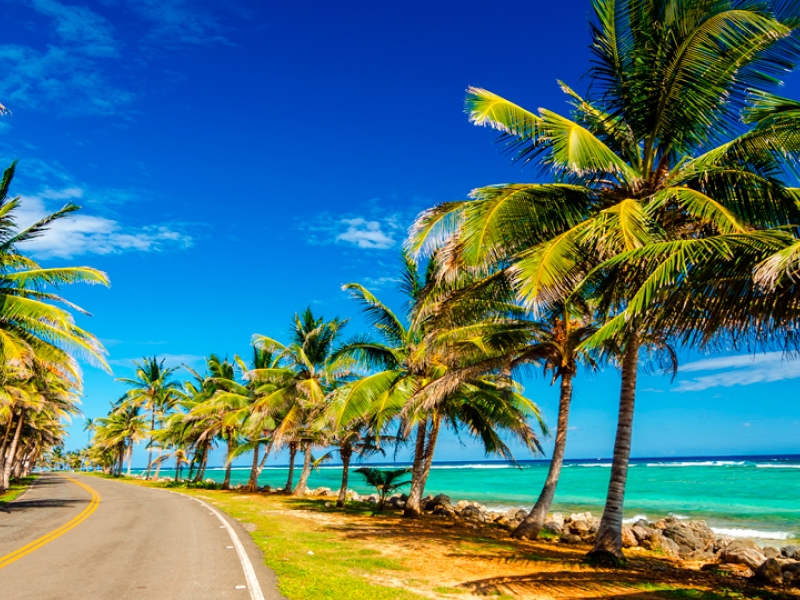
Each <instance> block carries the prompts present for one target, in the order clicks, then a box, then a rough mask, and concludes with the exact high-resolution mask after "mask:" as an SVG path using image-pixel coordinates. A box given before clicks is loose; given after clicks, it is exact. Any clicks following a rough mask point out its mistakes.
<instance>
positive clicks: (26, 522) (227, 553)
mask: <svg viewBox="0 0 800 600" xmlns="http://www.w3.org/2000/svg"><path fill="white" fill-rule="evenodd" d="M68 476H69V477H71V478H73V479H74V480H76V481H78V482H80V483H82V484H84V485H85V486H87V487H88V488H91V490H94V492H95V493H94V494H93V493H92V491H91V490H89V489H86V488H84V487H81V486H80V485H78V484H76V483H74V482H72V481H70V480H68V479H66V478H65V477H62V476H61V475H56V474H44V475H42V476H40V477H39V479H38V480H37V481H36V483H35V484H34V486H33V487H32V488H31V489H30V490H29V491H28V492H27V493H26V494H25V496H23V497H22V498H21V499H19V500H17V501H16V502H12V503H11V504H9V505H6V506H4V507H2V508H0V597H2V598H13V599H14V600H95V599H96V600H129V599H136V600H142V599H144V600H190V599H191V600H203V599H215V600H216V599H235V600H252V599H253V598H258V595H257V593H256V592H255V591H254V589H253V588H255V587H257V586H254V585H248V583H251V584H252V583H253V576H255V578H256V579H257V581H258V584H260V588H261V591H262V593H263V597H264V598H265V600H277V599H280V598H281V596H280V594H278V592H277V591H276V582H275V574H274V573H273V572H272V571H271V570H270V569H268V568H267V567H266V566H265V565H264V560H263V556H262V554H261V551H260V550H259V549H258V547H257V546H256V544H255V543H254V542H253V541H252V539H251V538H250V536H249V535H248V533H247V532H246V531H245V530H244V529H243V528H242V527H241V525H239V524H238V523H237V522H236V521H234V520H233V519H231V518H229V517H228V516H227V515H224V513H221V512H219V511H218V510H217V511H216V512H217V513H218V514H220V515H221V516H222V518H224V519H225V521H226V522H227V523H228V524H229V525H230V526H231V527H232V528H233V531H234V533H235V535H236V537H237V538H238V540H239V541H240V542H241V547H240V549H241V552H242V553H243V554H246V556H247V557H248V558H249V562H250V563H251V565H252V571H251V573H250V581H249V582H248V580H247V575H246V571H245V567H243V562H244V563H246V562H248V561H247V560H246V559H242V558H240V556H239V550H237V548H236V542H234V541H232V539H231V536H230V534H229V531H228V529H226V527H225V526H224V525H223V524H222V522H221V521H220V520H219V519H218V518H217V516H216V515H215V514H213V513H211V512H210V510H209V508H207V507H205V506H203V505H202V504H200V503H199V502H197V501H195V500H194V499H192V498H190V497H188V496H185V495H182V494H175V493H170V492H166V491H164V490H157V489H152V488H144V487H139V486H135V485H129V484H125V483H121V482H118V481H109V480H106V479H100V478H95V477H85V476H80V475H76V474H74V473H69V474H68ZM96 496H99V498H96ZM98 500H99V502H98ZM215 510H216V509H215ZM48 535H50V536H51V537H50V538H49V539H50V540H51V541H49V542H47V543H46V544H44V545H40V544H38V543H33V542H36V541H37V540H40V539H41V538H42V537H43V536H48ZM32 543H33V544H32Z"/></svg>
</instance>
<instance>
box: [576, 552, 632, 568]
mask: <svg viewBox="0 0 800 600" xmlns="http://www.w3.org/2000/svg"><path fill="white" fill-rule="evenodd" d="M586 562H587V563H589V564H591V565H593V566H597V567H607V568H611V569H621V568H624V567H626V566H627V565H628V561H627V560H626V559H625V555H624V554H622V552H620V553H619V554H615V553H614V552H611V551H610V550H597V549H595V550H592V551H591V552H589V553H588V554H587V555H586Z"/></svg>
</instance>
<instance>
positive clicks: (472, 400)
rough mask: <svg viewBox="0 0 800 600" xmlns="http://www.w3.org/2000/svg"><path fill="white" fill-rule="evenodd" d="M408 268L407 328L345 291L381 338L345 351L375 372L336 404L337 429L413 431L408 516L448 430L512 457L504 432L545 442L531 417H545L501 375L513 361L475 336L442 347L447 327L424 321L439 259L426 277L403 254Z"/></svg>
mask: <svg viewBox="0 0 800 600" xmlns="http://www.w3.org/2000/svg"><path fill="white" fill-rule="evenodd" d="M402 263H403V270H402V273H401V290H402V291H403V292H405V294H406V295H407V297H408V310H407V315H406V320H407V321H408V322H409V324H408V325H406V324H404V323H403V321H402V320H401V319H400V318H399V317H398V316H397V315H396V314H395V313H394V312H393V311H392V310H391V309H389V308H388V307H387V306H386V305H385V304H384V303H382V302H381V301H380V300H379V299H378V298H377V297H376V296H375V295H374V294H372V293H371V292H370V291H369V290H367V289H366V288H364V287H363V286H361V285H359V284H347V285H346V286H345V289H347V290H349V291H350V293H351V295H352V296H353V297H354V299H356V300H357V301H359V303H360V304H361V305H362V307H363V310H364V312H365V314H366V315H367V317H368V318H369V319H370V320H371V321H372V323H373V325H374V327H375V329H376V332H377V333H378V335H379V336H380V337H381V338H382V341H381V342H376V341H372V340H370V339H369V338H360V339H356V340H353V341H352V342H350V343H349V344H347V345H346V346H345V347H344V348H342V349H341V350H340V351H339V353H340V354H342V355H348V356H352V357H353V358H355V359H356V360H358V361H359V362H360V363H361V364H362V366H363V367H365V368H368V369H377V372H375V373H373V374H370V375H366V376H365V377H363V378H362V379H360V380H359V381H357V382H355V383H353V384H352V385H350V386H347V387H346V388H345V389H344V390H343V392H342V393H340V394H338V395H337V397H336V404H337V411H338V414H337V426H338V427H341V426H342V425H343V424H346V423H349V422H351V421H352V420H358V419H365V420H366V422H367V423H369V424H370V427H372V429H373V431H374V432H375V435H380V434H381V432H382V431H383V430H384V429H385V427H386V425H387V424H388V423H389V422H390V421H391V420H392V419H394V418H396V417H398V418H401V420H402V422H403V423H402V426H401V430H402V431H403V433H404V436H408V435H410V434H411V432H412V431H413V432H414V435H415V443H414V462H413V467H412V484H411V490H410V492H409V497H408V500H407V502H406V506H405V511H404V514H405V515H406V516H409V517H413V516H417V515H418V514H419V513H420V511H421V507H420V502H421V500H422V496H423V494H424V489H425V484H426V482H427V478H428V475H429V473H430V469H431V465H432V463H433V455H434V451H435V448H436V443H437V440H438V436H439V432H440V430H441V427H442V425H445V426H447V427H451V428H452V429H453V430H455V431H457V432H458V431H460V430H461V429H462V428H463V429H466V430H467V431H468V432H469V434H470V435H473V436H474V437H476V438H478V439H480V440H481V441H482V442H483V444H484V448H485V449H486V452H487V454H499V455H501V456H503V457H505V458H508V459H513V457H512V456H511V452H510V450H509V448H508V446H506V444H505V443H504V442H503V441H502V440H501V438H500V435H499V433H498V431H500V430H505V431H507V432H509V433H511V434H512V435H515V436H516V437H518V438H519V439H520V441H521V442H522V443H523V444H524V445H526V446H527V447H529V448H530V449H531V450H532V451H534V452H538V451H539V450H540V446H539V440H538V438H537V436H536V435H535V433H534V431H533V429H532V428H531V427H530V425H529V424H528V419H529V418H535V419H539V412H538V408H537V407H536V406H535V405H534V404H533V403H532V402H530V401H529V400H528V399H526V398H524V396H522V395H521V393H520V390H519V388H518V387H517V386H515V385H514V384H513V382H512V381H511V380H510V377H508V376H507V375H506V374H502V373H499V372H497V369H498V367H499V366H501V365H502V364H503V363H504V362H508V359H507V357H506V356H505V354H504V353H503V352H497V353H491V352H489V353H487V346H486V345H485V344H483V343H475V339H474V338H475V336H474V335H472V336H468V337H469V340H468V341H466V342H464V341H463V340H462V341H461V342H460V343H457V344H453V343H449V342H448V343H443V339H448V338H450V337H451V336H450V334H449V329H446V330H445V332H441V331H439V330H438V329H436V327H435V326H433V327H432V326H431V325H430V323H432V322H433V321H431V320H430V319H429V318H427V316H423V315H425V314H426V313H429V312H430V311H429V310H428V308H427V307H428V306H429V305H430V304H435V303H436V302H437V301H438V300H439V299H440V294H441V291H440V290H439V289H438V288H439V286H438V285H437V282H436V276H437V269H438V266H437V265H438V262H437V260H431V261H430V263H429V265H428V268H427V270H426V273H425V274H424V275H422V274H420V273H419V270H418V267H417V265H416V263H415V262H414V261H413V260H412V259H411V257H410V256H409V255H408V254H406V253H403V255H402ZM471 318H473V319H474V318H475V315H474V314H473V315H472V317H471ZM478 318H479V316H478ZM482 327H484V324H482V323H480V322H479V323H477V324H476V323H475V322H469V323H467V324H466V325H463V327H462V331H464V330H466V329H468V328H472V333H473V334H474V333H475V330H476V329H477V330H479V331H481V334H482V333H483V332H484V330H483V329H482ZM478 337H480V336H478ZM540 423H541V421H540ZM542 425H543V424H542Z"/></svg>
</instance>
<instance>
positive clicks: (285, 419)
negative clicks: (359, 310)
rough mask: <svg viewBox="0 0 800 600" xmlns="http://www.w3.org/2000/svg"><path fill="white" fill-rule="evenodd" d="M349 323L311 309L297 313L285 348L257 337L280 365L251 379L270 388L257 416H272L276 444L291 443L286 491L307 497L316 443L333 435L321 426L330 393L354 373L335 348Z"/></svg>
mask: <svg viewBox="0 0 800 600" xmlns="http://www.w3.org/2000/svg"><path fill="white" fill-rule="evenodd" d="M345 324H346V321H343V320H341V319H338V318H336V319H333V320H331V321H325V319H324V318H323V317H315V316H314V314H313V313H312V312H311V309H310V308H308V309H306V310H305V311H304V312H303V313H302V314H296V315H295V316H294V320H293V326H292V331H291V338H292V341H291V343H290V344H289V345H287V346H284V345H283V344H281V343H280V342H278V341H276V340H274V339H272V338H269V337H266V336H263V335H256V336H254V337H253V343H254V345H255V346H256V347H257V348H261V349H263V350H266V351H269V352H272V353H274V354H275V356H276V360H277V361H278V363H279V366H277V367H273V368H268V369H263V368H262V369H254V370H252V371H250V372H249V373H248V377H249V378H251V379H253V380H254V381H255V382H256V383H257V384H259V385H266V386H268V387H269V388H271V389H270V391H269V392H268V393H266V394H264V395H263V397H261V398H259V400H258V401H257V402H256V403H255V404H254V407H253V414H254V418H256V419H260V418H264V417H267V416H269V417H272V418H273V420H274V421H275V428H274V430H273V431H272V445H273V447H275V448H280V447H282V446H284V445H285V446H287V447H288V450H289V474H288V477H287V482H286V488H285V489H286V492H287V493H289V492H290V491H291V493H292V494H294V495H297V496H302V495H303V494H304V493H305V486H306V482H307V481H308V476H309V474H310V473H311V468H312V464H313V462H314V461H313V458H312V453H313V449H314V448H315V447H319V446H323V445H325V442H326V440H327V439H328V435H327V433H328V432H326V430H325V428H324V427H321V426H320V425H319V423H320V419H319V417H320V415H321V414H322V413H323V412H324V410H325V406H326V403H327V398H328V395H329V394H330V393H331V392H332V391H333V390H334V389H336V388H337V387H338V386H339V385H340V384H342V383H343V382H346V381H347V380H348V379H349V378H350V377H351V366H352V360H351V359H350V358H348V357H345V356H339V355H335V354H334V352H333V351H334V347H335V344H336V342H337V340H338V336H339V334H340V331H341V329H342V328H343V327H344V325H345ZM298 450H302V451H303V453H304V458H303V469H302V472H301V474H300V480H299V482H298V484H297V486H295V487H294V488H292V483H293V476H294V461H295V456H296V454H297V451H298Z"/></svg>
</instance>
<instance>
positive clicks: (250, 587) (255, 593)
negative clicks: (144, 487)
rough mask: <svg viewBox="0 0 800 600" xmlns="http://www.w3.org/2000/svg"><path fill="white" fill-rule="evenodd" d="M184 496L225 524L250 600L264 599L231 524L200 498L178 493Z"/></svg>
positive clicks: (248, 560)
mask: <svg viewBox="0 0 800 600" xmlns="http://www.w3.org/2000/svg"><path fill="white" fill-rule="evenodd" d="M164 491H170V490H164ZM172 493H173V494H177V493H178V492H172ZM180 495H181V496H184V497H186V498H191V499H192V500H194V501H195V502H199V503H200V504H202V505H203V506H205V507H206V508H207V509H208V510H209V512H210V513H211V514H212V515H214V516H215V517H217V518H218V519H219V520H220V522H221V523H222V524H223V525H224V526H225V529H227V530H228V535H230V536H231V541H232V542H233V546H234V548H236V554H238V555H239V562H240V563H241V564H242V570H243V571H244V580H245V581H246V582H247V591H249V592H250V598H251V599H252V600H264V593H263V592H262V591H261V585H259V583H258V577H256V572H255V571H254V570H253V563H251V562H250V558H249V557H248V556H247V552H245V551H244V546H242V542H241V541H240V540H239V536H237V535H236V532H235V531H234V530H233V527H231V524H230V523H228V522H227V521H226V520H225V518H224V517H223V516H222V515H221V514H219V512H218V511H217V510H215V509H214V508H212V507H211V506H209V505H208V504H206V503H205V502H203V501H202V500H198V499H197V498H194V497H193V496H186V495H185V494H180Z"/></svg>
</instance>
